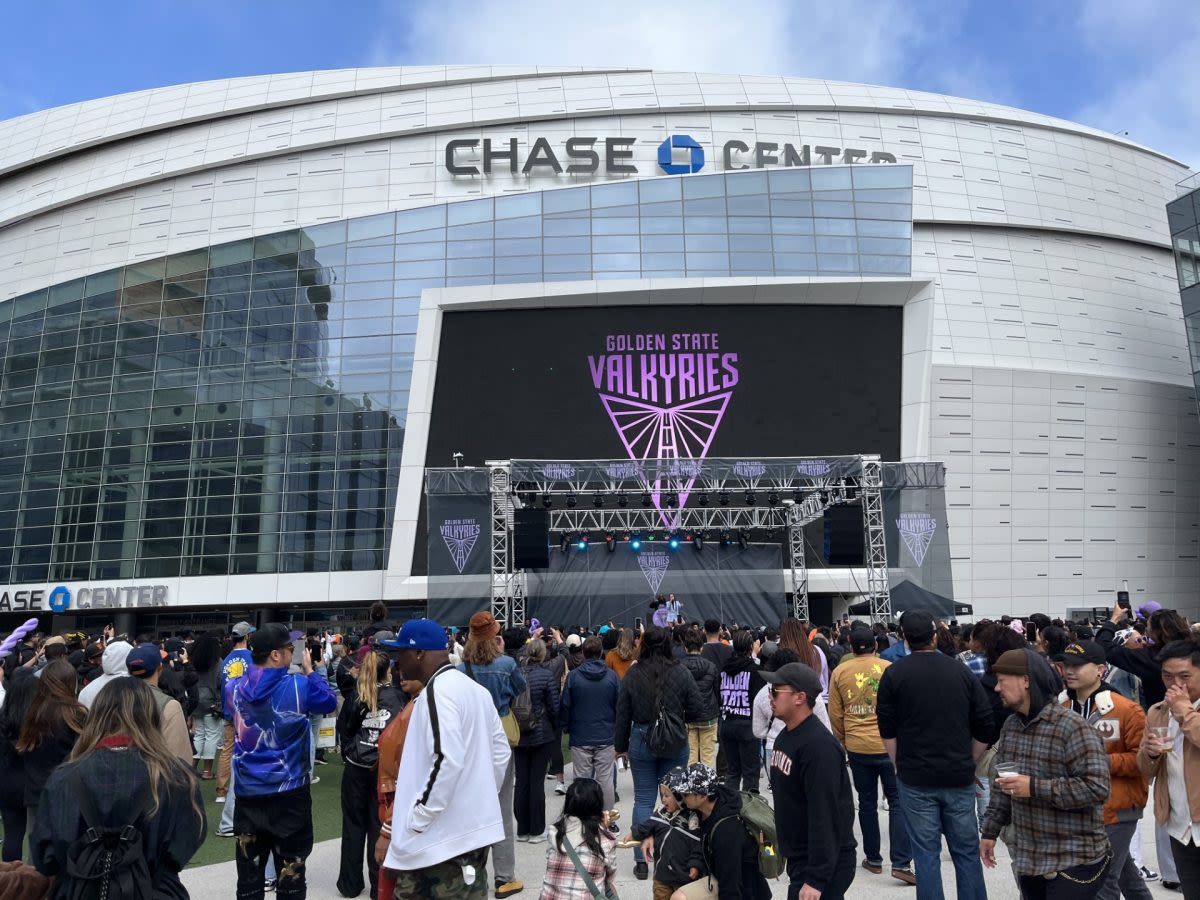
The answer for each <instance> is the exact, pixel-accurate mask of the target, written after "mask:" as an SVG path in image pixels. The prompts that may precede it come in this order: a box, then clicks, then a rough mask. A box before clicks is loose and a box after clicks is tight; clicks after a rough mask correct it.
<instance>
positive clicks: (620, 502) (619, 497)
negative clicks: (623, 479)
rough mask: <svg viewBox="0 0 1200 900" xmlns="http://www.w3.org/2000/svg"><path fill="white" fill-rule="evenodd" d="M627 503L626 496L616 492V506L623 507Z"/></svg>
mask: <svg viewBox="0 0 1200 900" xmlns="http://www.w3.org/2000/svg"><path fill="white" fill-rule="evenodd" d="M628 505H629V498H628V497H626V496H625V495H624V494H623V493H622V494H617V506H619V507H621V509H624V508H625V507H627V506H628Z"/></svg>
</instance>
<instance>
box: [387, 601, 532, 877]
mask: <svg viewBox="0 0 1200 900" xmlns="http://www.w3.org/2000/svg"><path fill="white" fill-rule="evenodd" d="M380 646H381V647H384V648H386V649H388V650H392V651H395V652H396V656H397V666H398V668H399V669H400V673H401V677H402V678H404V679H406V680H410V681H419V682H421V683H423V684H424V685H425V689H424V690H423V691H421V693H420V694H419V695H418V697H417V699H416V700H414V701H413V711H412V719H411V720H410V722H409V726H408V737H407V739H406V740H405V743H404V753H403V755H402V756H401V758H400V771H399V773H398V774H397V777H396V800H395V804H394V806H393V808H392V809H393V811H392V842H391V846H390V847H389V848H388V852H387V856H386V858H385V859H384V863H383V864H384V866H385V867H386V868H388V869H392V870H394V871H395V872H396V893H395V900H475V898H485V897H487V895H488V881H487V856H488V849H489V848H490V847H491V845H492V844H495V843H497V842H498V841H500V840H502V839H503V837H504V823H503V819H502V817H501V813H500V799H499V797H500V787H501V785H502V784H503V782H504V773H505V770H506V769H507V768H508V760H509V756H510V754H511V752H512V751H511V750H510V748H509V745H508V739H507V738H506V737H505V736H504V728H503V727H502V726H501V724H500V717H499V715H498V714H497V713H496V706H495V704H494V703H493V702H492V696H491V694H490V693H488V690H487V689H486V688H484V687H481V686H480V685H478V684H476V683H475V682H474V681H472V680H471V679H470V678H468V677H467V676H466V675H464V674H463V673H462V672H459V671H458V670H457V669H455V668H454V666H453V665H451V664H450V661H449V655H448V653H447V651H446V632H445V630H444V629H443V628H442V626H440V625H438V624H437V623H436V622H433V621H430V620H429V619H413V620H411V621H408V622H405V623H404V627H403V628H401V629H400V634H399V635H398V636H397V637H396V639H395V640H394V641H382V642H380Z"/></svg>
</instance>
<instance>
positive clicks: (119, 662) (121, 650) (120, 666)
mask: <svg viewBox="0 0 1200 900" xmlns="http://www.w3.org/2000/svg"><path fill="white" fill-rule="evenodd" d="M132 651H133V644H130V643H127V642H126V641H113V642H112V643H111V644H109V645H108V646H107V647H105V648H104V656H103V657H102V658H101V660H100V668H101V669H103V670H104V674H103V675H101V676H100V677H99V678H97V679H96V680H95V681H92V682H89V684H88V686H87V687H85V688H84V689H83V690H82V691H80V692H79V702H80V703H82V704H83V705H84V706H86V707H87V708H88V709H91V708H92V701H93V700H95V699H96V695H97V694H98V693H100V688H102V687H104V686H105V685H106V684H108V683H109V682H110V681H112V680H113V679H114V678H127V677H129V670H128V669H127V668H126V667H125V658H126V657H127V656H129V654H130V653H131V652H132Z"/></svg>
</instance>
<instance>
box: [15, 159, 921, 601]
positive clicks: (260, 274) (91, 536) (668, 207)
mask: <svg viewBox="0 0 1200 900" xmlns="http://www.w3.org/2000/svg"><path fill="white" fill-rule="evenodd" d="M911 247H912V170H911V168H909V167H907V166H892V165H877V166H851V167H819V168H814V169H778V170H772V171H767V172H763V171H749V172H744V173H731V174H727V175H726V174H715V175H691V176H683V177H678V178H660V179H653V180H644V181H622V182H612V183H608V184H602V185H592V186H588V187H577V188H567V189H562V190H553V191H547V192H543V193H525V194H514V195H509V196H503V197H497V198H486V199H478V200H466V201H460V202H457V203H450V204H442V205H435V206H428V207H422V208H419V209H413V210H407V211H404V212H399V213H387V214H384V215H379V216H371V217H367V218H359V219H350V220H346V221H341V222H333V223H328V224H322V225H318V226H315V227H311V228H302V229H296V230H291V231H286V232H281V233H278V234H273V235H268V236H264V237H257V238H253V239H249V240H243V241H237V242H234V243H229V244H224V245H220V246H214V247H209V248H206V249H202V250H198V251H194V252H190V253H184V254H179V255H176V256H170V257H165V258H160V259H156V260H151V261H147V262H143V263H139V264H137V265H131V266H126V267H124V268H121V269H116V270H113V271H108V272H104V273H100V274H96V275H91V276H88V277H87V278H85V279H79V280H76V281H72V282H69V283H66V284H59V285H55V286H53V287H50V288H48V289H45V290H41V291H36V292H34V293H31V294H26V295H23V296H20V297H17V298H14V299H13V300H10V301H8V302H5V303H3V304H0V363H2V376H0V583H10V584H12V583H31V582H50V581H83V580H93V579H113V578H151V577H171V576H179V575H225V574H249V573H269V572H307V571H339V570H373V569H381V568H383V567H385V565H386V562H387V549H388V545H389V542H390V530H391V518H392V510H393V509H394V505H395V489H396V482H397V477H398V474H399V465H400V451H401V445H402V443H403V429H404V422H405V417H406V414H407V410H408V390H409V384H410V380H411V375H412V360H413V351H414V347H415V338H416V335H415V332H416V324H417V312H418V308H419V305H420V293H421V291H422V290H423V289H424V288H430V287H454V286H468V285H487V284H502V283H527V282H532V283H537V282H549V281H567V280H591V279H614V278H648V277H657V278H668V277H685V276H739V275H740V276H786V275H799V276H858V275H865V276H888V275H891V276H907V275H909V273H910V269H911V253H912V250H911Z"/></svg>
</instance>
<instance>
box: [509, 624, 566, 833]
mask: <svg viewBox="0 0 1200 900" xmlns="http://www.w3.org/2000/svg"><path fill="white" fill-rule="evenodd" d="M547 655H548V651H547V649H546V644H545V642H543V641H541V640H539V639H536V638H535V639H534V640H531V641H530V642H529V643H528V644H526V645H525V680H526V681H527V682H528V683H529V699H530V701H531V702H532V703H533V718H534V725H533V727H532V728H529V729H526V730H525V731H522V732H521V740H520V742H519V743H518V744H517V746H516V748H514V750H513V764H514V766H515V767H516V784H515V786H514V789H513V812H514V813H515V815H516V817H517V840H518V841H528V842H529V843H531V844H536V843H540V842H541V841H544V840H545V839H546V785H545V778H546V767H547V766H548V765H549V764H550V750H551V745H552V744H553V743H554V740H555V725H556V723H557V722H558V706H559V703H560V701H561V699H562V693H561V691H560V689H559V681H558V677H557V675H556V674H555V672H554V670H553V669H552V667H551V665H550V663H549V662H548V661H547V659H546V657H547Z"/></svg>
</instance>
